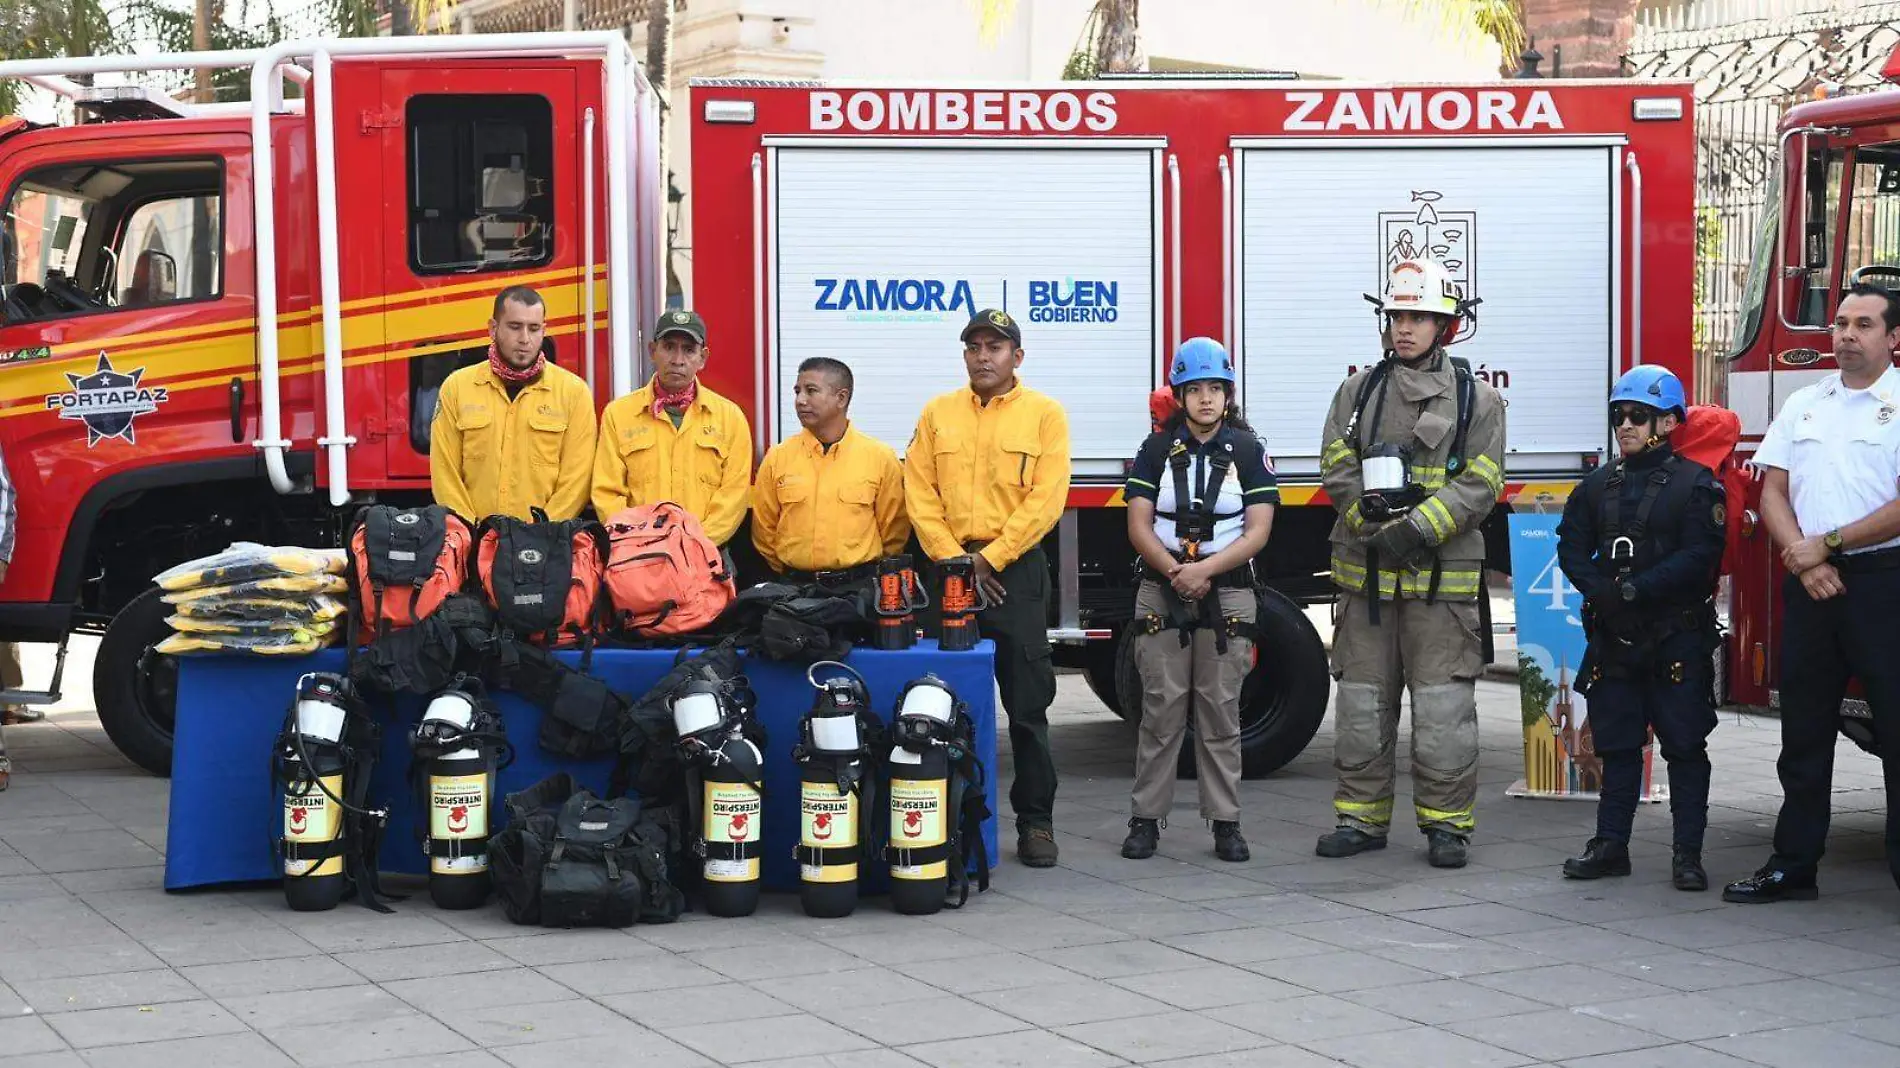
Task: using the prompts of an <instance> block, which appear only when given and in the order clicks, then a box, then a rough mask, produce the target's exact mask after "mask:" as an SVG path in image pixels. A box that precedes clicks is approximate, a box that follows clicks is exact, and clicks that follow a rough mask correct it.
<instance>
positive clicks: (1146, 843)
mask: <svg viewBox="0 0 1900 1068" xmlns="http://www.w3.org/2000/svg"><path fill="white" fill-rule="evenodd" d="M1160 844H1161V823H1160V821H1159V820H1145V819H1142V818H1141V817H1140V816H1136V817H1135V818H1134V819H1131V820H1129V821H1128V837H1126V838H1124V839H1122V856H1124V857H1126V858H1128V859H1129V860H1147V859H1148V858H1149V857H1152V856H1154V855H1155V847H1156V846H1158V845H1160Z"/></svg>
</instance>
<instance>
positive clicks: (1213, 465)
mask: <svg viewBox="0 0 1900 1068" xmlns="http://www.w3.org/2000/svg"><path fill="white" fill-rule="evenodd" d="M1215 441H1216V442H1218V443H1219V446H1220V447H1218V448H1215V449H1213V450H1211V451H1209V452H1207V453H1205V454H1204V455H1205V456H1206V457H1207V480H1206V483H1205V484H1204V485H1203V486H1202V487H1201V492H1199V493H1195V492H1193V490H1192V487H1191V485H1190V484H1191V483H1192V481H1193V478H1192V472H1191V470H1190V469H1191V468H1192V467H1193V464H1194V457H1193V455H1192V453H1191V451H1190V450H1189V449H1188V447H1187V443H1186V442H1185V441H1182V440H1180V439H1178V438H1177V439H1175V442H1174V447H1173V449H1172V450H1170V451H1169V453H1168V468H1169V470H1170V472H1171V473H1172V475H1173V477H1174V510H1173V511H1160V510H1158V509H1157V510H1156V512H1155V515H1157V516H1158V517H1160V518H1163V519H1172V520H1173V521H1174V536H1175V538H1176V540H1178V541H1179V542H1180V543H1181V551H1179V552H1175V553H1172V554H1171V555H1173V557H1174V558H1175V559H1176V560H1178V561H1180V562H1182V563H1193V562H1194V561H1196V560H1199V559H1201V547H1202V546H1203V545H1205V544H1206V543H1207V542H1210V541H1212V540H1213V539H1214V530H1215V528H1216V527H1218V526H1219V525H1220V524H1221V522H1223V521H1225V520H1229V519H1233V518H1235V517H1236V516H1239V515H1242V514H1244V513H1245V511H1246V508H1245V506H1244V505H1243V506H1242V507H1241V509H1240V510H1239V511H1233V512H1221V511H1220V510H1219V508H1220V492H1221V486H1222V484H1223V483H1225V482H1226V481H1227V474H1228V472H1229V471H1230V470H1232V469H1233V466H1234V457H1233V449H1234V446H1233V442H1232V441H1231V440H1229V439H1228V438H1227V436H1226V434H1225V431H1224V430H1223V432H1222V434H1221V435H1220V436H1219V437H1217V438H1216V439H1215ZM1142 572H1143V576H1144V577H1145V578H1148V579H1150V580H1152V581H1153V582H1155V583H1156V584H1157V585H1159V586H1160V587H1161V589H1162V591H1163V593H1162V595H1163V596H1164V597H1165V598H1166V599H1167V604H1168V608H1167V614H1166V615H1165V616H1162V615H1157V614H1155V613H1152V612H1151V613H1149V614H1148V615H1147V616H1146V617H1144V618H1143V619H1142V625H1143V626H1144V627H1145V628H1146V630H1147V633H1149V634H1159V633H1161V632H1162V631H1164V630H1178V631H1180V632H1181V647H1182V648H1184V649H1185V648H1186V647H1187V646H1188V645H1189V644H1191V643H1192V642H1193V641H1194V632H1195V631H1197V630H1201V629H1203V628H1204V629H1206V630H1208V631H1211V632H1212V633H1213V635H1214V647H1215V649H1216V650H1217V651H1218V652H1220V653H1222V654H1225V653H1226V652H1227V641H1228V639H1229V638H1249V639H1253V638H1255V634H1254V632H1253V624H1251V623H1248V622H1247V621H1245V620H1242V619H1239V618H1236V617H1232V616H1229V617H1225V618H1223V617H1222V616H1221V613H1220V596H1219V594H1218V593H1210V594H1209V595H1208V596H1206V597H1202V598H1201V599H1200V600H1199V601H1196V602H1192V603H1190V602H1188V601H1185V600H1183V599H1182V598H1181V596H1180V595H1179V594H1177V593H1176V592H1175V591H1174V587H1173V586H1172V585H1171V584H1170V583H1169V582H1168V578H1167V576H1166V575H1157V574H1155V573H1154V572H1153V571H1152V570H1151V569H1150V568H1148V567H1147V566H1146V565H1145V564H1144V565H1143V567H1142ZM1253 584H1254V576H1253V563H1252V562H1251V561H1249V562H1247V563H1244V564H1241V565H1240V566H1239V567H1236V568H1233V569H1231V570H1229V571H1226V572H1223V573H1222V574H1220V575H1217V576H1215V578H1214V582H1213V585H1214V589H1215V590H1222V589H1241V590H1244V589H1252V588H1253Z"/></svg>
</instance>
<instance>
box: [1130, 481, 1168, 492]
mask: <svg viewBox="0 0 1900 1068" xmlns="http://www.w3.org/2000/svg"><path fill="white" fill-rule="evenodd" d="M1128 484H1129V485H1131V486H1146V487H1148V488H1149V489H1151V490H1155V491H1156V492H1159V491H1160V489H1161V487H1160V486H1157V485H1155V484H1154V483H1152V482H1145V481H1143V480H1141V479H1139V478H1130V479H1129V480H1128Z"/></svg>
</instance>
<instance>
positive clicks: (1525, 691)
mask: <svg viewBox="0 0 1900 1068" xmlns="http://www.w3.org/2000/svg"><path fill="white" fill-rule="evenodd" d="M1556 696H1557V687H1556V685H1555V684H1554V683H1552V682H1551V681H1550V680H1549V679H1547V678H1545V677H1544V669H1543V668H1541V667H1538V666H1537V661H1535V660H1532V659H1531V658H1530V655H1529V654H1528V653H1522V652H1520V653H1518V654H1517V699H1518V702H1519V705H1518V707H1519V710H1520V711H1521V712H1523V714H1524V726H1526V727H1534V726H1536V725H1537V724H1539V723H1544V722H1548V720H1549V718H1550V702H1551V701H1552V700H1553V699H1554V698H1555V697H1556Z"/></svg>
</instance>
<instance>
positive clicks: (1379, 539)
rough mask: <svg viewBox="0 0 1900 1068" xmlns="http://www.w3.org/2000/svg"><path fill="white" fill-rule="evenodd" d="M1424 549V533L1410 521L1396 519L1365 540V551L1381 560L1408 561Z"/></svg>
mask: <svg viewBox="0 0 1900 1068" xmlns="http://www.w3.org/2000/svg"><path fill="white" fill-rule="evenodd" d="M1424 547H1425V533H1424V532H1423V531H1421V530H1419V529H1418V524H1416V523H1414V522H1412V521H1411V520H1410V519H1396V520H1393V521H1392V522H1390V523H1387V524H1386V525H1385V526H1382V527H1380V528H1379V529H1378V530H1377V531H1375V532H1374V533H1373V535H1372V537H1370V538H1367V539H1366V551H1368V552H1376V553H1378V554H1379V558H1380V559H1382V560H1391V561H1394V562H1397V561H1400V560H1409V559H1411V558H1412V554H1413V553H1416V552H1418V551H1419V550H1420V549H1423V548H1424Z"/></svg>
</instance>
